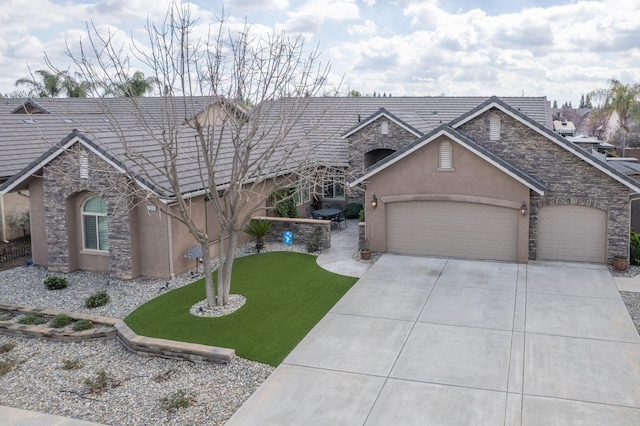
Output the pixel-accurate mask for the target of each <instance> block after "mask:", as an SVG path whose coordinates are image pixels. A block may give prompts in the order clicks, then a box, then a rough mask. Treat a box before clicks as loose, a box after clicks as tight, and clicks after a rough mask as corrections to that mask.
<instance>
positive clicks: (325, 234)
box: [254, 217, 331, 250]
mask: <svg viewBox="0 0 640 426" xmlns="http://www.w3.org/2000/svg"><path fill="white" fill-rule="evenodd" d="M254 219H267V220H269V221H270V222H271V229H272V231H273V233H272V234H271V235H268V236H267V237H266V238H265V241H266V242H274V243H282V233H283V232H284V231H291V232H292V233H293V243H294V244H301V245H305V246H306V245H307V242H308V241H309V240H310V239H311V237H312V236H313V233H314V232H315V231H316V229H320V232H321V234H320V250H325V249H328V248H329V247H331V221H330V220H318V219H299V218H287V217H255V218H254Z"/></svg>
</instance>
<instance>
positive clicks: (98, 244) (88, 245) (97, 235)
mask: <svg viewBox="0 0 640 426" xmlns="http://www.w3.org/2000/svg"><path fill="white" fill-rule="evenodd" d="M82 230H83V233H84V248H85V249H87V250H101V251H107V250H109V232H108V228H107V203H106V202H105V201H104V200H103V199H102V198H100V197H93V198H89V199H88V200H87V201H85V203H84V204H83V206H82Z"/></svg>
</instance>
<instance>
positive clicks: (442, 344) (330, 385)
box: [227, 254, 640, 426]
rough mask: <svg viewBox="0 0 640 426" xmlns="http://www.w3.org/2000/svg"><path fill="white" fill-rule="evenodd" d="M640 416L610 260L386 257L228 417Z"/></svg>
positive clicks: (377, 420)
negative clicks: (567, 261)
mask: <svg viewBox="0 0 640 426" xmlns="http://www.w3.org/2000/svg"><path fill="white" fill-rule="evenodd" d="M258 424H259V425H279V426H280V425H301V424H304V425H349V426H351V425H366V426H371V425H390V424H398V425H467V424H468V425H527V426H528V425H551V424H555V425H559V424H566V425H572V424H582V425H603V424H616V425H637V424H640V337H639V336H638V333H637V331H636V329H635V327H634V325H633V322H632V321H631V318H630V317H629V314H628V313H627V310H626V308H625V306H624V303H623V302H622V299H621V298H620V295H619V293H618V291H617V288H616V285H615V283H614V280H613V279H612V278H611V276H610V274H609V272H608V270H607V269H606V267H604V266H602V265H588V264H586V265H585V264H554V263H542V262H532V263H529V264H528V265H524V264H521V265H520V264H515V263H500V262H483V261H468V260H454V259H439V258H427V257H411V256H397V255H391V254H385V255H383V256H382V257H381V258H380V259H379V260H378V261H377V262H376V263H375V264H374V265H373V266H372V267H371V268H370V269H369V270H368V271H366V272H365V273H364V275H362V277H361V278H360V280H359V281H358V282H357V283H356V284H355V285H354V286H353V288H352V289H351V290H350V291H349V292H347V294H345V296H344V297H343V298H342V299H341V300H340V301H339V302H338V303H337V304H336V305H335V306H334V307H333V309H332V310H331V311H330V312H329V313H328V314H327V315H326V316H325V317H324V318H323V319H322V320H321V321H320V322H319V323H318V324H317V326H316V327H315V328H313V330H311V332H309V334H308V335H307V336H306V337H305V338H304V339H303V340H302V341H301V342H300V344H299V345H298V346H297V347H296V348H295V349H294V350H293V351H292V352H291V353H290V354H289V356H288V357H287V358H286V359H285V360H284V362H283V363H282V364H281V365H280V366H279V367H278V368H277V369H276V370H275V371H274V373H273V374H272V375H271V376H270V377H269V378H268V379H267V380H266V381H265V382H264V384H263V385H262V386H261V387H260V388H259V389H258V390H257V391H256V392H255V393H254V394H253V395H252V396H251V397H250V398H249V399H248V400H247V402H246V403H245V404H244V405H243V406H242V407H241V408H240V409H239V410H238V411H237V412H236V414H235V415H234V416H233V417H232V418H231V419H230V420H229V422H227V425H232V426H233V425H258Z"/></svg>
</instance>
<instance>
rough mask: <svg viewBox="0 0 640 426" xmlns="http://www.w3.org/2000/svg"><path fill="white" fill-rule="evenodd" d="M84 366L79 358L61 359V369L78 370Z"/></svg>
mask: <svg viewBox="0 0 640 426" xmlns="http://www.w3.org/2000/svg"><path fill="white" fill-rule="evenodd" d="M82 367H84V364H83V363H82V361H80V360H79V359H67V358H65V359H63V360H62V369H63V370H78V369H80V368H82Z"/></svg>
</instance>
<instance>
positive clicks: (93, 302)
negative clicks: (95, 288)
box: [84, 291, 110, 308]
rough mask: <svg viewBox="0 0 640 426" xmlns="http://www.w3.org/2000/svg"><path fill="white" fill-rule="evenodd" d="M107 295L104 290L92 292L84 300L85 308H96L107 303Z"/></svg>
mask: <svg viewBox="0 0 640 426" xmlns="http://www.w3.org/2000/svg"><path fill="white" fill-rule="evenodd" d="M109 300H110V299H109V295H108V294H107V292H106V291H99V292H97V293H94V294H92V295H91V296H89V297H87V298H86V299H85V300H84V305H85V306H86V307H87V308H97V307H99V306H104V305H106V304H107V303H109Z"/></svg>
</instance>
